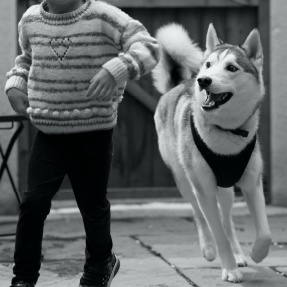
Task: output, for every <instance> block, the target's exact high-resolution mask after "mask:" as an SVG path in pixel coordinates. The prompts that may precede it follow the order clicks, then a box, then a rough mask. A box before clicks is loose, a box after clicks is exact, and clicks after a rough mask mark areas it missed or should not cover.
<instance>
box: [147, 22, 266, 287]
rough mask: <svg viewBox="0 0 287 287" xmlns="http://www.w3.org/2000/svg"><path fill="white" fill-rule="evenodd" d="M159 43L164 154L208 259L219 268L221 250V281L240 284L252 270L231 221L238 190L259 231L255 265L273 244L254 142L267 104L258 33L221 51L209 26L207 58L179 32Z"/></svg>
mask: <svg viewBox="0 0 287 287" xmlns="http://www.w3.org/2000/svg"><path fill="white" fill-rule="evenodd" d="M156 37H157V39H158V40H159V42H160V44H161V48H162V59H161V61H160V63H159V64H158V66H157V67H156V68H155V70H154V71H153V78H154V85H155V87H156V88H157V89H158V90H159V92H161V93H162V94H163V96H162V97H161V99H160V101H159V104H158V107H157V109H156V113H155V117H154V118H155V124H156V130H157V134H158V143H159V149H160V153H161V155H162V158H163V160H164V162H165V163H166V164H167V166H168V167H169V168H170V169H171V171H172V173H173V175H174V178H175V182H176V184H177V186H178V188H179V190H180V192H181V194H182V195H183V197H184V198H185V199H186V200H188V201H189V202H191V204H192V207H193V213H194V218H195V222H196V225H197V230H198V234H199V240H200V247H201V250H202V253H203V256H204V257H205V258H206V259H207V260H208V261H212V260H214V259H215V257H216V247H217V251H218V253H219V256H220V259H221V265H222V280H224V281H230V282H234V283H237V282H241V281H242V280H243V277H242V274H241V272H240V271H239V269H238V266H246V265H247V262H246V259H245V257H244V254H243V251H242V249H241V247H240V244H239V242H238V239H237V237H236V232H235V228H234V224H233V221H232V217H231V209H232V204H233V200H234V190H233V186H234V185H237V186H238V187H240V189H241V190H242V192H243V194H244V196H245V199H246V202H247V205H248V208H249V211H250V214H251V217H252V220H253V222H254V225H255V229H256V240H255V242H254V244H253V246H252V248H251V250H250V256H251V258H252V259H253V261H255V262H256V263H258V262H260V261H262V260H263V259H264V258H265V257H266V256H267V254H268V252H269V246H270V243H271V236H270V229H269V225H268V221H267V216H266V212H265V201H264V195H263V188H262V169H263V162H262V157H261V153H260V146H259V142H258V138H257V131H258V124H259V108H260V104H261V102H262V100H263V96H264V85H263V79H262V68H263V51H262V45H261V41H260V35H259V32H258V31H257V30H256V29H254V30H253V31H252V32H251V33H250V34H249V36H248V37H247V39H246V41H245V43H244V44H243V45H242V46H234V45H230V44H225V43H223V42H222V41H221V40H220V39H219V38H218V37H217V33H216V31H215V29H214V27H213V25H212V24H210V25H209V28H208V32H207V40H206V51H205V52H204V53H203V52H202V51H201V50H200V49H199V48H198V47H197V45H196V44H194V43H193V42H192V41H191V40H190V38H189V36H188V34H187V32H186V31H185V30H184V28H183V27H182V26H180V25H177V24H169V25H167V26H164V27H162V28H160V29H159V30H158V32H157V36H156ZM213 239H214V240H215V243H216V245H215V244H214V241H213Z"/></svg>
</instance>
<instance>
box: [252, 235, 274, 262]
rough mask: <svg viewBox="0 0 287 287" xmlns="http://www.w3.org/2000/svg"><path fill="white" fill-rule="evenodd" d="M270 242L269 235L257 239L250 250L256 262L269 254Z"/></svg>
mask: <svg viewBox="0 0 287 287" xmlns="http://www.w3.org/2000/svg"><path fill="white" fill-rule="evenodd" d="M270 244H271V237H270V236H269V235H267V236H264V237H259V238H257V239H256V241H255V242H254V244H253V246H252V248H251V250H250V257H251V258H252V260H253V261H254V262H255V263H259V262H261V261H262V260H263V259H264V258H265V257H266V256H267V255H268V252H269V246H270Z"/></svg>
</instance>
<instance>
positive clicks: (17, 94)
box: [7, 88, 29, 118]
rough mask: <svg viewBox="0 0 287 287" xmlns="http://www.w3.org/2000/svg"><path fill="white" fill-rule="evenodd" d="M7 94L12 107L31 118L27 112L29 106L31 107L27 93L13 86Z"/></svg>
mask: <svg viewBox="0 0 287 287" xmlns="http://www.w3.org/2000/svg"><path fill="white" fill-rule="evenodd" d="M7 96H8V100H9V102H10V105H11V107H12V109H13V110H14V111H15V112H16V113H18V114H20V115H23V116H25V117H27V118H29V115H28V114H27V108H28V107H29V102H28V97H27V95H26V94H25V93H23V92H22V91H20V90H18V89H16V88H12V89H10V90H9V91H8V93H7Z"/></svg>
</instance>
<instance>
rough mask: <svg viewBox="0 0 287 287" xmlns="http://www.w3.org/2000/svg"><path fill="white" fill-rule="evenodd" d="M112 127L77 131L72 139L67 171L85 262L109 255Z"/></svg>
mask: <svg viewBox="0 0 287 287" xmlns="http://www.w3.org/2000/svg"><path fill="white" fill-rule="evenodd" d="M112 134H113V131H112V130H105V131H96V132H90V133H83V134H79V135H78V138H76V135H75V139H74V140H73V142H74V144H73V146H72V147H70V148H71V150H70V155H71V156H70V158H69V159H67V160H69V164H68V165H67V169H68V170H67V173H68V176H69V178H70V181H71V184H72V187H73V190H74V193H75V197H76V200H77V203H78V206H79V209H80V211H81V214H82V216H83V221H84V227H85V231H86V259H87V263H99V262H102V261H105V260H107V259H108V258H109V257H110V255H111V250H112V246H113V243H112V239H111V235H110V203H109V201H108V199H107V198H106V194H107V186H108V180H109V175H110V169H111V163H112V156H113V139H112Z"/></svg>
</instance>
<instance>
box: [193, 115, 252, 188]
mask: <svg viewBox="0 0 287 287" xmlns="http://www.w3.org/2000/svg"><path fill="white" fill-rule="evenodd" d="M190 125H191V131H192V135H193V139H194V142H195V145H196V147H197V148H198V150H199V151H200V153H201V154H202V156H203V158H204V159H205V160H206V162H207V164H208V165H209V166H210V168H211V169H212V171H213V173H214V175H215V177H216V181H217V185H218V186H219V187H225V188H227V187H231V186H234V185H235V184H236V183H237V182H238V181H239V180H240V178H241V177H242V175H243V173H244V170H245V168H246V166H247V164H248V162H249V160H250V157H251V155H252V152H253V150H254V147H255V144H256V139H257V136H256V134H255V136H254V138H253V139H252V141H251V142H250V143H249V144H248V145H247V146H246V147H245V148H244V149H243V150H242V151H241V152H240V153H239V154H236V155H220V154H216V153H214V152H213V151H212V150H211V149H209V148H208V147H207V145H206V144H205V143H204V141H203V140H202V139H201V137H200V135H199V133H198V131H197V130H196V128H195V125H194V121H193V116H192V115H191V117H190Z"/></svg>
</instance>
